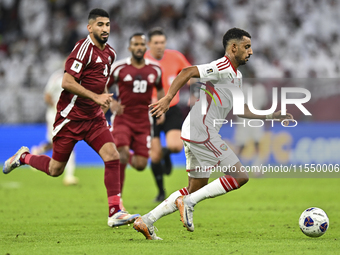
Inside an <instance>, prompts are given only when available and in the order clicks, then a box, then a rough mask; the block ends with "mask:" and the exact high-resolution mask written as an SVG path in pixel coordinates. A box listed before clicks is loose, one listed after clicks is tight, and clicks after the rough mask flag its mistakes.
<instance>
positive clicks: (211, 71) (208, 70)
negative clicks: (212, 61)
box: [205, 67, 214, 74]
mask: <svg viewBox="0 0 340 255" xmlns="http://www.w3.org/2000/svg"><path fill="white" fill-rule="evenodd" d="M205 71H206V73H207V74H211V73H213V72H214V69H212V68H211V67H209V68H207V69H206V70H205Z"/></svg>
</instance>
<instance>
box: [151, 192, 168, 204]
mask: <svg viewBox="0 0 340 255" xmlns="http://www.w3.org/2000/svg"><path fill="white" fill-rule="evenodd" d="M164 199H165V193H160V194H158V195H157V197H156V198H155V199H154V200H153V201H154V202H155V203H159V202H163V201H164Z"/></svg>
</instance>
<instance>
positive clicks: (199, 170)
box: [183, 137, 240, 178]
mask: <svg viewBox="0 0 340 255" xmlns="http://www.w3.org/2000/svg"><path fill="white" fill-rule="evenodd" d="M183 143H184V150H185V157H186V169H187V172H188V176H189V177H193V178H209V177H210V174H211V169H212V168H214V167H216V166H218V165H220V162H222V161H223V160H224V162H227V164H226V165H230V166H233V165H235V164H236V163H237V162H238V161H240V160H239V159H238V157H237V156H236V155H235V153H234V152H233V151H232V149H231V148H230V147H229V146H228V145H227V143H226V142H225V141H223V140H222V139H221V138H220V137H214V138H212V139H210V140H209V141H207V142H206V143H193V142H187V141H183ZM225 159H227V160H225Z"/></svg>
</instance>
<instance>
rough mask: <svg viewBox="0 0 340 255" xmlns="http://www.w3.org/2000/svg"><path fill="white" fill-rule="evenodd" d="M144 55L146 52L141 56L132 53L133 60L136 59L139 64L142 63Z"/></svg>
mask: <svg viewBox="0 0 340 255" xmlns="http://www.w3.org/2000/svg"><path fill="white" fill-rule="evenodd" d="M144 54H145V51H144V52H143V54H141V55H136V54H135V53H132V55H133V58H134V59H136V60H137V61H138V62H140V61H142V59H143V58H144Z"/></svg>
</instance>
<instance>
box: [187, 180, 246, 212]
mask: <svg viewBox="0 0 340 255" xmlns="http://www.w3.org/2000/svg"><path fill="white" fill-rule="evenodd" d="M239 187H240V186H239V185H238V183H237V181H236V180H235V178H233V177H231V176H230V175H225V176H223V177H220V178H218V179H216V180H214V181H212V182H211V183H209V184H207V185H205V186H204V187H203V188H200V189H199V190H197V191H195V192H193V193H191V194H190V195H188V196H187V197H186V201H187V202H189V205H191V206H195V205H196V204H197V203H198V202H200V201H202V200H204V199H206V198H212V197H217V196H220V195H223V194H225V193H227V192H229V191H232V190H234V189H237V188H239Z"/></svg>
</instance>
